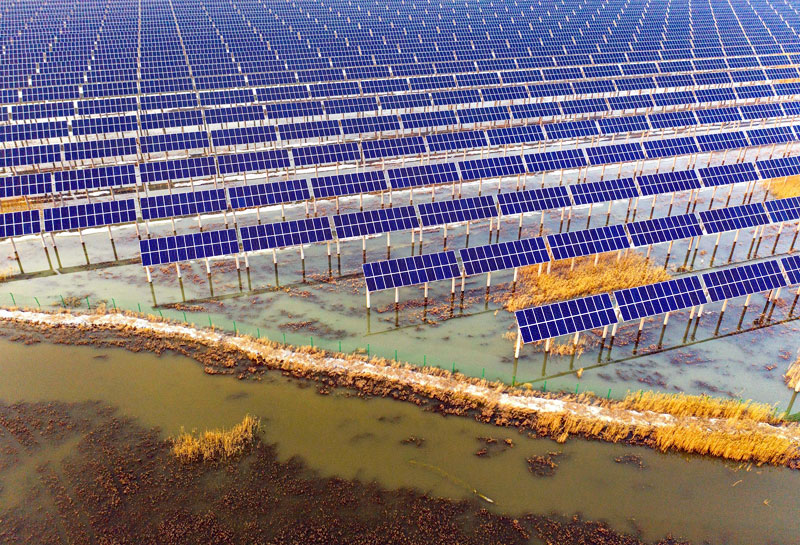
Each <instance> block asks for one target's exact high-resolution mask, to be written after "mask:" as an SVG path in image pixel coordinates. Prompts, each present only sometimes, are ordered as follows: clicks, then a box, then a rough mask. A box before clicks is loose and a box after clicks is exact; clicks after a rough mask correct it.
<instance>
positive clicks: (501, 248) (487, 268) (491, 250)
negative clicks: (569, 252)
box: [459, 237, 550, 276]
mask: <svg viewBox="0 0 800 545" xmlns="http://www.w3.org/2000/svg"><path fill="white" fill-rule="evenodd" d="M459 254H460V255H461V262H462V263H463V264H464V271H465V274H466V275H467V276H472V275H475V274H482V273H487V272H491V271H502V270H504V269H513V268H516V267H525V266H528V265H537V264H539V263H546V262H547V261H550V256H549V255H548V254H547V246H546V245H545V243H544V239H542V238H540V237H536V238H524V239H522V240H513V241H510V242H500V243H499V244H488V245H486V246H478V247H475V248H462V249H461V250H459Z"/></svg>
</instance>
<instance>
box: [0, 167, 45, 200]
mask: <svg viewBox="0 0 800 545" xmlns="http://www.w3.org/2000/svg"><path fill="white" fill-rule="evenodd" d="M52 191H53V182H52V176H51V174H50V173H49V172H39V173H36V174H21V175H19V176H8V177H4V178H0V199H4V198H7V197H20V196H23V195H48V194H50V193H52Z"/></svg>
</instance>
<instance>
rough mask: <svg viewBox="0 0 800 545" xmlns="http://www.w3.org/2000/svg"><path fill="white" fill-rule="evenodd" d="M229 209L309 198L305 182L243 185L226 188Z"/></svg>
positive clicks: (286, 181)
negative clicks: (229, 202) (229, 204)
mask: <svg viewBox="0 0 800 545" xmlns="http://www.w3.org/2000/svg"><path fill="white" fill-rule="evenodd" d="M228 197H229V198H230V201H231V208H233V209H234V210H239V209H242V208H252V207H256V206H270V205H273V204H284V203H290V202H300V201H306V200H308V199H310V198H311V193H309V191H308V182H307V181H306V180H281V181H279V182H271V183H266V184H254V185H243V186H238V187H229V188H228Z"/></svg>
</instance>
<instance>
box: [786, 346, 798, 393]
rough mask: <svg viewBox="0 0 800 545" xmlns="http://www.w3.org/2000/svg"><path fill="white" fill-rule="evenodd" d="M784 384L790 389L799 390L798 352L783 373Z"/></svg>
mask: <svg viewBox="0 0 800 545" xmlns="http://www.w3.org/2000/svg"><path fill="white" fill-rule="evenodd" d="M783 378H784V380H785V381H786V385H787V386H788V387H789V388H791V389H792V390H800V354H798V355H797V359H796V360H794V361H793V362H792V364H791V365H790V366H789V370H788V371H786V374H785V375H783Z"/></svg>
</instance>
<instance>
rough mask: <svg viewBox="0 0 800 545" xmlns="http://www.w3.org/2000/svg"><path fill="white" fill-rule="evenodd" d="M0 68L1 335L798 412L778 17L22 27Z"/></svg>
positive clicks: (64, 9)
mask: <svg viewBox="0 0 800 545" xmlns="http://www.w3.org/2000/svg"><path fill="white" fill-rule="evenodd" d="M0 43H2V50H0V59H2V62H0V283H2V284H3V286H2V288H3V289H2V290H0V302H2V303H0V304H2V306H4V307H7V308H21V309H28V310H29V311H47V312H52V313H65V312H70V313H75V314H82V313H89V314H91V313H96V312H104V313H105V312H108V313H112V312H113V313H123V312H130V313H135V314H136V315H137V316H141V317H149V318H150V319H152V320H159V321H167V322H168V323H174V324H183V325H187V326H188V325H189V324H192V325H196V326H197V327H199V328H210V329H212V330H213V331H222V332H226V333H227V334H230V335H233V336H246V337H247V338H248V339H249V338H254V339H257V340H262V339H263V340H269V341H272V342H275V343H278V345H279V346H281V347H284V348H285V349H288V350H300V349H303V350H306V349H311V348H314V349H321V350H324V351H327V352H326V353H328V354H334V355H355V356H357V357H362V356H366V358H373V357H374V358H380V359H381V360H382V361H386V362H389V363H392V362H393V363H395V364H405V363H407V364H410V365H411V366H414V367H415V368H416V367H418V368H425V369H429V368H430V369H436V368H438V369H439V370H442V371H447V372H449V373H450V374H451V375H452V376H459V377H462V378H464V379H465V380H478V379H481V380H483V381H492V382H493V383H496V384H500V385H504V386H505V387H508V388H523V389H525V390H527V391H529V392H538V393H540V395H545V396H546V395H549V394H550V393H552V394H553V395H557V393H559V392H560V393H562V394H563V395H572V396H578V395H580V394H581V393H587V392H592V393H593V395H596V396H598V397H599V398H602V399H605V400H608V401H610V400H612V399H618V400H619V399H623V398H625V396H626V395H629V394H630V393H631V392H639V393H641V391H653V392H657V393H661V394H669V395H672V394H676V393H683V394H689V395H704V396H705V395H709V396H713V397H719V398H724V399H726V400H740V401H743V400H751V399H752V400H754V401H755V402H758V403H764V404H768V405H771V406H772V407H773V409H774V415H783V416H784V417H786V418H790V417H794V416H797V415H796V413H797V411H798V410H800V405H797V406H795V405H794V401H795V397H796V395H797V392H798V391H800V381H798V380H796V379H792V378H791V377H792V375H791V372H790V371H789V372H787V367H789V364H790V363H791V361H792V360H794V359H795V358H796V357H798V356H797V350H798V349H800V344H798V342H797V340H798V336H797V329H798V325H800V322H798V321H797V319H798V318H800V308H797V301H798V297H800V254H798V253H797V251H798V250H800V242H799V241H798V234H799V233H800V6H799V5H797V3H796V2H794V1H792V0H747V1H745V0H732V1H720V0H700V1H699V2H697V1H694V0H691V1H682V0H677V1H673V0H670V1H663V2H661V1H659V2H654V1H650V0H604V1H599V0H546V1H545V0H539V1H533V0H523V1H514V2H511V1H505V0H500V1H497V0H495V1H493V2H482V1H474V0H470V1H468V2H466V3H463V2H462V3H458V2H439V3H435V2H433V3H432V2H414V1H408V0H405V1H399V0H392V1H384V0H375V1H363V2H362V1H358V0H353V1H344V0H299V1H295V0H293V1H288V0H236V1H235V2H234V1H233V0H169V1H166V2H165V1H159V0H137V1H131V0H57V1H55V2H32V1H29V0H7V1H6V2H3V3H0ZM331 357H333V356H331ZM798 361H800V360H798ZM798 365H800V364H798ZM437 372H438V370H437ZM797 372H798V373H800V368H798V371H797ZM784 373H787V374H786V375H784ZM787 386H788V388H787ZM531 471H533V470H531ZM0 489H2V487H0ZM0 519H2V516H0ZM679 527H680V526H679V525H678V526H676V528H679ZM795 537H796V536H795ZM790 541H791V540H789V541H786V542H787V543H788V542H790ZM776 542H783V541H781V540H780V539H779V540H777V541H776Z"/></svg>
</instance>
